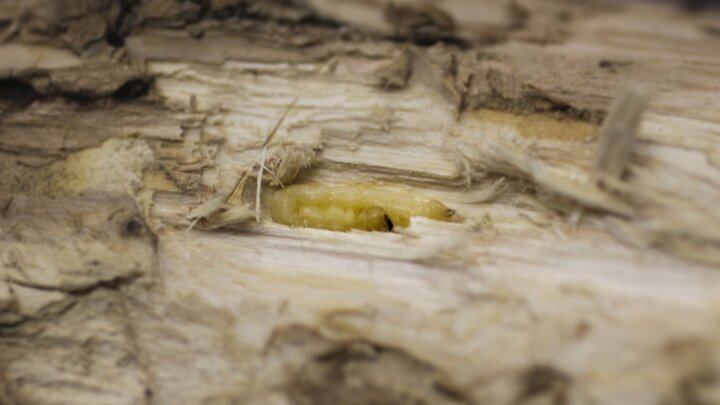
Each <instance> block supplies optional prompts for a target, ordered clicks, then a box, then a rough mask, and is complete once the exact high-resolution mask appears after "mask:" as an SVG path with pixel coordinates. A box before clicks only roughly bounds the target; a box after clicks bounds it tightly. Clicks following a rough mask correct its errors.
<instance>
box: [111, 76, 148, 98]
mask: <svg viewBox="0 0 720 405" xmlns="http://www.w3.org/2000/svg"><path fill="white" fill-rule="evenodd" d="M149 92H150V84H149V83H148V82H147V80H143V79H132V80H128V81H127V82H125V83H124V84H123V85H122V86H120V87H118V89H117V90H115V93H113V98H115V99H116V100H132V99H136V98H140V97H143V96H146V95H147V94H148V93H149Z"/></svg>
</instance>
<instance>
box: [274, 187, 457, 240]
mask: <svg viewBox="0 0 720 405" xmlns="http://www.w3.org/2000/svg"><path fill="white" fill-rule="evenodd" d="M270 212H271V214H272V217H273V220H275V221H276V222H279V223H281V224H285V225H289V226H296V227H309V228H321V229H328V230H333V231H348V230H350V229H359V230H366V231H389V230H392V229H393V227H394V226H403V227H404V226H407V225H408V224H409V223H410V217H413V216H423V217H427V218H431V219H436V220H441V221H449V220H452V219H453V217H454V215H455V212H454V211H453V210H451V209H449V208H448V207H446V206H445V205H443V204H442V203H440V202H439V201H437V200H426V199H420V198H416V197H414V196H412V195H410V194H408V193H399V192H397V191H390V190H388V189H387V188H384V187H381V186H377V185H367V184H365V185H363V184H360V185H345V186H325V185H319V184H303V185H294V186H290V187H288V188H285V189H283V190H279V191H277V192H276V193H274V194H273V196H272V197H271V199H270Z"/></svg>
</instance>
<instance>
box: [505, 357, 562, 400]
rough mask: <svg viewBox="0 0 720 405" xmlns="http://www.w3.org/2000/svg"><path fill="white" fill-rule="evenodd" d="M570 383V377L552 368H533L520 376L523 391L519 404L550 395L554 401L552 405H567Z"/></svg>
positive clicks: (543, 366) (542, 366)
mask: <svg viewBox="0 0 720 405" xmlns="http://www.w3.org/2000/svg"><path fill="white" fill-rule="evenodd" d="M569 383H570V377H569V376H568V375H567V374H565V373H564V372H562V371H560V370H558V369H556V368H554V367H552V366H547V365H536V366H532V367H531V368H529V369H528V370H526V371H525V372H524V373H523V374H522V375H521V376H520V384H521V391H520V394H519V398H518V401H517V402H524V401H526V400H528V399H530V398H534V397H538V396H541V395H549V396H550V397H551V398H552V400H553V401H552V403H554V404H556V405H562V404H565V403H567V388H568V384H569Z"/></svg>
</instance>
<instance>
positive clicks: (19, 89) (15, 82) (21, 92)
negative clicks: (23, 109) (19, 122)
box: [0, 77, 38, 105]
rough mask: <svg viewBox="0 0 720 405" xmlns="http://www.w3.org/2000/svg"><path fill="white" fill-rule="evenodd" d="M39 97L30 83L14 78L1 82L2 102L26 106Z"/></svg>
mask: <svg viewBox="0 0 720 405" xmlns="http://www.w3.org/2000/svg"><path fill="white" fill-rule="evenodd" d="M37 97H38V94H37V91H35V88H34V87H33V86H32V85H31V84H30V83H27V82H25V81H23V80H20V79H16V78H12V77H10V78H7V79H1V80H0V100H5V101H11V102H13V103H17V104H22V105H26V104H30V103H32V102H33V101H35V100H36V99H37Z"/></svg>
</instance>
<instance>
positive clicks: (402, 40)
mask: <svg viewBox="0 0 720 405" xmlns="http://www.w3.org/2000/svg"><path fill="white" fill-rule="evenodd" d="M382 39H383V40H386V41H391V42H395V43H399V44H408V43H411V44H414V45H417V46H421V47H424V48H429V47H433V46H435V45H438V44H443V45H450V46H455V47H458V48H459V49H462V50H468V49H471V48H472V47H473V44H472V43H471V42H470V41H468V40H466V39H463V38H459V37H456V36H453V35H440V36H414V37H408V36H402V35H393V36H384V37H382Z"/></svg>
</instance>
